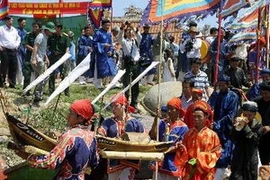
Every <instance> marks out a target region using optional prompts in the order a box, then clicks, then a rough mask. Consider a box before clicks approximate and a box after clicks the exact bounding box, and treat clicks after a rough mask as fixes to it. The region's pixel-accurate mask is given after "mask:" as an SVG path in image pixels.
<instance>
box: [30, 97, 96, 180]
mask: <svg viewBox="0 0 270 180" xmlns="http://www.w3.org/2000/svg"><path fill="white" fill-rule="evenodd" d="M72 113H75V114H72ZM93 114H94V110H93V106H92V105H91V102H90V101H89V100H88V99H84V100H78V101H75V102H74V103H73V104H72V105H71V107H70V114H69V116H68V123H74V121H75V119H74V115H75V117H77V116H81V118H83V119H84V120H85V121H84V124H76V122H75V124H73V125H72V126H71V127H70V129H69V130H68V131H67V132H65V133H64V134H63V135H62V136H61V137H60V138H59V141H58V143H57V145H56V146H55V147H54V149H53V150H52V151H51V152H50V153H49V155H39V156H38V155H30V156H29V157H28V163H29V164H30V165H32V166H34V167H37V168H45V169H56V168H60V169H59V171H58V173H57V175H56V177H55V178H54V179H59V180H60V179H61V180H83V179H84V173H85V170H86V168H87V166H90V167H92V168H93V167H95V166H96V165H97V164H98V154H97V142H96V139H95V138H94V134H93V132H91V131H90V129H89V127H88V126H87V125H86V123H87V122H88V121H89V120H90V118H91V117H92V116H93ZM71 117H73V118H71Z"/></svg>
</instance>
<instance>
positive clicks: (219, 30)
mask: <svg viewBox="0 0 270 180" xmlns="http://www.w3.org/2000/svg"><path fill="white" fill-rule="evenodd" d="M221 11H222V3H221V2H220V7H219V15H218V47H217V56H216V64H215V74H214V88H215V89H216V86H217V80H218V70H219V68H218V63H219V58H220V44H221V32H222V29H221V23H222V16H221Z"/></svg>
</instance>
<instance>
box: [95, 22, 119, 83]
mask: <svg viewBox="0 0 270 180" xmlns="http://www.w3.org/2000/svg"><path fill="white" fill-rule="evenodd" d="M110 26H111V22H110V20H107V19H105V20H103V21H102V27H101V28H100V29H98V30H97V31H96V32H95V35H94V39H93V41H94V54H95V55H94V56H95V57H94V59H95V61H94V62H92V63H91V65H90V68H91V69H94V84H95V86H96V87H97V88H102V79H103V78H106V77H110V76H114V75H116V64H115V61H114V58H113V42H112V34H111V32H108V31H109V29H110Z"/></svg>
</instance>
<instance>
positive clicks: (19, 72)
mask: <svg viewBox="0 0 270 180" xmlns="http://www.w3.org/2000/svg"><path fill="white" fill-rule="evenodd" d="M18 25H19V26H18V27H17V31H18V34H19V36H20V37H21V44H20V46H19V49H18V52H17V62H18V69H17V75H16V78H17V83H18V84H23V71H22V70H23V66H24V59H25V55H26V49H25V47H24V45H23V43H22V42H23V41H24V39H25V37H26V34H27V31H26V30H25V29H24V28H25V26H26V18H23V17H20V18H19V19H18Z"/></svg>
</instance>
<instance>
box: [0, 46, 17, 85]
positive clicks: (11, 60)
mask: <svg viewBox="0 0 270 180" xmlns="http://www.w3.org/2000/svg"><path fill="white" fill-rule="evenodd" d="M0 59H1V66H0V86H1V87H3V85H4V83H5V80H6V75H7V73H8V81H9V86H13V87H14V86H15V85H16V73H17V68H18V64H17V50H10V49H4V50H3V51H0Z"/></svg>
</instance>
